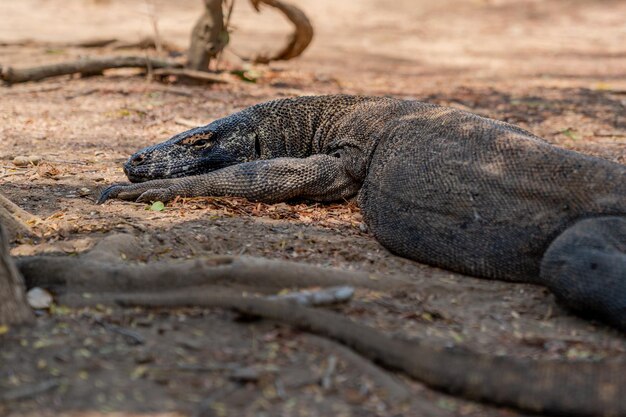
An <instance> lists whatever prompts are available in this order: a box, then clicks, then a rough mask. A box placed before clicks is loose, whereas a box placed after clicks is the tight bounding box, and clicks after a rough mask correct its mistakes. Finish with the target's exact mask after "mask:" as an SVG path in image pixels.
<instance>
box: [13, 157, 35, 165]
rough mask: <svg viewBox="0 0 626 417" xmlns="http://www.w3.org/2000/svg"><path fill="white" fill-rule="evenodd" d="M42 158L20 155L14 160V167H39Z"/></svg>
mask: <svg viewBox="0 0 626 417" xmlns="http://www.w3.org/2000/svg"><path fill="white" fill-rule="evenodd" d="M40 162H41V157H40V156H38V155H28V156H26V155H18V156H16V157H15V158H13V165H15V166H16V167H25V166H28V165H39V163H40Z"/></svg>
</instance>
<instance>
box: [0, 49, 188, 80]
mask: <svg viewBox="0 0 626 417" xmlns="http://www.w3.org/2000/svg"><path fill="white" fill-rule="evenodd" d="M177 67H180V65H179V64H176V63H174V62H170V61H163V60H160V59H154V58H149V57H138V56H118V57H110V58H93V59H81V60H78V61H72V62H62V63H60V64H52V65H42V66H37V67H31V68H12V67H0V80H1V81H4V82H5V83H7V84H16V83H24V82H27V81H40V80H43V79H45V78H50V77H57V76H60V75H70V74H83V75H93V74H98V73H101V72H102V71H104V70H107V69H112V68H146V69H153V68H177Z"/></svg>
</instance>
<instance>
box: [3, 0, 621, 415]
mask: <svg viewBox="0 0 626 417" xmlns="http://www.w3.org/2000/svg"><path fill="white" fill-rule="evenodd" d="M296 3H298V4H300V5H301V7H302V8H303V9H304V10H306V11H307V13H308V14H309V16H310V17H311V19H312V20H313V23H314V25H315V28H316V30H317V33H316V38H315V41H314V44H313V45H312V46H311V48H310V49H309V50H308V51H307V52H306V53H305V55H304V56H303V57H302V58H301V59H299V60H297V61H293V62H287V63H273V64H272V65H270V66H269V67H258V68H255V70H256V71H257V72H258V73H259V78H258V79H257V80H256V82H255V83H246V82H242V81H240V80H237V79H236V78H234V79H233V80H234V81H233V83H230V84H227V85H216V86H198V85H184V84H175V85H170V84H162V83H156V82H151V81H148V80H146V79H145V77H141V76H133V75H132V74H133V73H132V72H129V71H110V72H107V73H106V74H105V76H103V77H90V78H83V79H76V78H74V79H70V78H69V77H62V78H58V79H51V80H47V81H45V82H40V83H29V84H23V85H15V86H12V87H10V88H9V87H3V88H0V119H1V123H0V186H1V190H2V192H3V193H5V194H6V195H7V196H8V197H9V198H11V199H12V200H13V201H15V202H16V203H18V204H19V205H21V206H22V207H24V208H25V209H27V210H29V211H31V212H33V213H34V214H36V215H38V216H40V217H42V218H44V219H45V223H46V225H47V226H49V227H52V228H53V229H54V231H53V232H50V233H49V234H48V235H47V236H46V237H45V238H44V239H42V240H40V241H22V242H14V246H13V254H14V255H16V256H18V255H29V254H33V253H41V252H49V253H64V254H75V253H79V252H81V251H84V250H87V249H88V248H89V247H91V245H93V243H94V242H95V241H97V240H99V239H101V238H102V237H104V236H107V235H110V234H113V233H118V232H126V233H133V234H136V235H138V236H139V237H140V238H141V239H142V242H144V248H143V249H144V253H145V258H146V259H147V260H155V259H170V258H186V257H196V256H202V255H206V254H242V253H245V254H248V255H258V256H266V257H270V258H281V259H292V260H298V261H301V262H308V263H313V264H318V265H332V266H340V267H344V268H353V269H359V270H367V271H372V272H376V273H380V274H401V275H404V276H407V277H409V278H410V279H412V280H414V281H415V283H416V285H417V287H418V291H417V292H416V293H414V294H406V293H373V292H367V291H360V292H359V293H358V294H357V297H356V299H355V300H354V301H353V302H352V303H350V304H349V305H347V306H344V307H342V308H341V309H340V310H341V311H342V312H343V313H345V314H347V315H349V316H350V317H352V318H354V319H355V320H358V321H361V322H364V323H368V324H370V325H372V326H375V327H377V328H379V329H381V330H384V331H386V332H389V333H391V334H394V335H398V336H400V337H406V338H424V339H428V340H429V341H430V342H431V343H434V344H441V345H450V344H454V345H462V346H467V347H468V348H470V349H473V350H476V351H479V352H487V353H492V354H499V355H511V356H516V357H533V358H562V359H570V360H597V359H600V358H614V357H615V358H618V357H623V356H624V354H625V352H626V339H624V337H623V336H621V335H620V334H618V333H617V332H615V331H613V330H611V329H609V328H607V327H605V326H603V325H601V324H598V323H595V322H592V321H584V320H582V319H579V318H577V317H575V316H573V315H572V314H570V313H569V312H567V311H566V310H564V309H563V308H561V307H560V306H559V305H558V304H557V303H555V301H554V298H553V297H552V296H551V295H550V294H549V293H548V292H547V291H546V290H544V289H542V288H539V287H535V286H531V285H514V284H506V283H501V282H490V281H484V280H478V279H474V278H471V277H466V276H461V275H459V274H454V273H450V272H447V271H442V270H439V269H436V268H431V267H428V266H425V265H420V264H417V263H415V262H411V261H408V260H405V259H402V258H398V257H395V256H393V255H391V254H389V253H388V252H387V251H386V250H385V249H383V248H382V247H381V246H380V245H379V244H378V243H377V242H376V241H375V240H374V239H373V238H372V237H371V236H370V235H368V234H367V232H365V231H363V230H364V229H363V228H361V218H360V214H359V211H358V208H357V207H355V205H354V204H352V203H345V204H333V205H318V204H306V203H299V204H284V203H282V204H277V205H257V204H254V203H249V202H246V201H244V200H240V199H195V200H192V201H184V202H178V203H176V204H174V205H172V206H170V207H168V208H167V209H166V210H165V211H162V212H154V211H148V210H146V206H144V205H140V204H132V203H123V202H112V203H108V204H106V205H103V206H96V205H94V199H95V197H96V196H97V194H98V192H99V190H100V189H101V188H102V187H103V186H105V185H106V184H109V183H111V182H115V181H122V180H123V179H124V176H123V173H122V171H121V163H122V162H123V161H124V160H125V159H126V158H127V157H128V155H129V154H131V153H133V152H134V151H135V150H137V149H138V148H141V147H144V146H146V145H148V144H151V143H156V142H160V141H162V140H164V139H166V138H167V137H169V136H170V135H172V134H175V133H177V132H179V131H181V130H184V129H186V127H185V126H182V125H181V124H180V123H181V120H186V121H195V122H197V123H198V124H204V123H208V122H209V121H210V120H212V119H214V118H218V117H221V116H224V115H227V114H229V113H231V112H233V111H236V110H238V109H241V108H243V107H245V106H248V105H251V104H253V103H257V102H260V101H264V100H268V99H272V98H277V97H284V96H292V95H303V94H324V93H338V92H342V93H362V94H378V95H392V96H396V97H403V98H418V99H423V100H428V101H431V102H435V103H439V104H445V105H451V106H456V107H459V108H463V109H469V110H471V111H474V112H477V113H480V114H482V115H486V116H489V117H494V118H498V119H501V120H505V121H509V122H512V123H516V124H519V125H521V126H522V127H524V128H527V129H529V130H531V131H533V132H535V133H537V134H539V135H541V136H543V137H544V138H546V139H547V140H548V141H550V142H552V143H555V144H557V145H559V146H562V147H565V148H569V149H575V150H578V151H581V152H585V153H589V154H594V155H598V156H601V157H604V158H607V159H610V160H613V161H617V162H620V163H626V46H625V45H626V25H625V24H624V21H623V16H624V15H626V3H625V2H623V1H617V0H615V1H610V0H607V1H602V2H598V1H591V0H577V1H564V0H554V1H540V0H524V1H513V0H474V1H463V0H443V1H438V2H430V1H414V0H396V1H390V0H364V1H331V0H318V1H315V2H307V1H304V0H300V1H297V2H296ZM146 4H148V5H152V6H151V7H152V8H151V7H147V6H146ZM199 5H200V2H199V1H192V0H185V1H180V2H167V1H155V2H148V3H146V2H141V1H133V2H127V1H126V2H125V1H121V0H119V1H115V0H110V1H107V0H99V1H86V0H83V1H80V0H68V1H64V2H62V3H61V2H53V1H45V0H24V1H20V2H11V1H2V2H0V43H2V46H0V65H13V66H16V67H19V66H28V65H34V64H41V63H48V62H58V61H63V60H67V59H71V58H77V57H80V56H86V55H91V56H95V55H112V54H115V53H119V52H116V51H112V50H108V49H102V50H93V49H89V50H88V49H81V48H74V47H66V46H63V45H62V44H63V43H66V42H70V41H76V40H82V39H91V38H96V37H97V38H107V37H118V38H120V39H124V40H128V41H135V40H138V39H139V38H141V37H142V36H144V35H151V34H152V33H153V30H152V26H151V24H150V15H151V14H152V15H153V16H155V17H156V18H157V21H158V26H159V31H160V35H161V37H162V38H163V39H164V40H166V41H167V42H169V43H171V44H174V45H176V46H177V47H178V48H179V49H180V51H183V52H184V48H185V45H186V43H187V38H188V34H189V32H190V29H191V27H192V25H193V22H194V20H195V18H196V16H197V15H198V13H199V10H200V7H199ZM233 26H234V31H233V33H232V35H231V37H232V40H233V43H232V47H231V48H230V49H229V51H228V52H227V53H225V54H224V59H223V60H222V62H221V63H220V67H221V68H222V69H232V68H239V67H241V66H242V65H244V64H243V63H242V62H241V61H240V60H239V59H238V58H237V55H247V54H251V53H253V52H259V51H266V50H270V49H272V48H276V47H277V46H278V43H279V42H281V41H282V40H283V38H284V36H285V34H286V33H287V32H288V30H289V26H288V25H287V23H286V22H284V21H282V18H281V17H280V16H279V15H278V14H276V13H275V12H272V11H268V12H266V13H264V14H261V15H257V14H255V13H254V12H253V11H252V9H251V8H250V7H249V6H248V5H247V4H245V3H244V2H238V3H237V7H236V8H235V14H234V17H233ZM27 38H28V39H33V40H34V41H35V42H33V43H31V44H27V45H21V46H17V45H15V41H18V40H23V39H27ZM44 42H47V43H48V44H47V45H42V43H44ZM125 53H133V54H137V53H139V54H143V53H144V52H140V51H127V52H125ZM29 155H37V156H38V157H39V158H40V159H41V162H40V163H39V165H37V166H34V165H31V166H27V167H16V166H14V165H13V163H12V161H13V159H14V158H15V157H16V156H29ZM102 323H105V324H108V325H113V326H117V328H123V329H126V330H129V331H132V332H134V333H133V334H134V335H135V336H136V337H134V338H133V337H128V336H124V335H120V334H119V333H116V332H113V331H111V330H110V328H111V327H110V326H103V325H102ZM0 341H1V343H2V349H1V351H0V392H2V391H4V390H12V389H16V388H17V387H30V388H33V387H35V388H36V387H37V384H40V383H42V382H43V383H44V384H45V383H46V382H50V384H49V386H47V387H48V388H47V389H42V390H41V391H42V392H40V393H37V392H36V391H37V390H36V389H35V390H34V391H33V392H34V393H33V394H32V395H30V396H28V397H27V398H22V399H21V400H19V401H6V402H4V403H0V414H1V415H9V416H42V415H51V416H52V415H55V416H56V415H65V416H94V415H101V414H103V413H111V412H113V413H115V414H107V415H120V416H122V415H123V416H131V415H140V414H141V415H146V414H148V415H155V416H179V415H185V416H186V415H206V416H226V415H237V416H240V415H241V416H243V415H249V416H278V415H284V416H328V415H337V416H426V415H428V416H453V415H469V416H515V415H519V414H517V413H515V412H514V411H511V410H508V409H502V408H494V407H490V406H485V405H481V404H477V403H472V402H468V401H463V400H459V399H455V398H452V397H449V396H446V395H443V394H441V393H438V392H435V391H432V390H430V389H428V388H425V387H424V386H423V385H421V384H419V383H417V382H413V381H410V380H407V379H405V378H404V377H402V376H400V375H398V376H397V379H398V381H400V382H401V383H402V384H405V385H406V387H407V389H408V390H409V391H410V392H411V398H412V400H411V401H410V402H409V403H402V404H400V403H397V402H396V401H393V399H390V398H388V397H387V396H385V393H384V392H383V389H382V387H381V386H380V384H378V383H377V380H376V378H374V377H373V376H372V374H371V373H369V372H368V371H366V370H364V368H363V367H362V366H360V365H359V363H358V361H355V360H354V359H353V358H352V357H351V356H350V355H347V354H345V352H344V353H342V352H341V351H339V350H338V349H336V348H335V347H333V346H332V345H331V346H329V345H328V344H327V343H322V342H321V341H320V340H319V339H317V338H315V337H312V336H310V335H307V334H303V333H300V332H295V331H293V330H290V329H289V328H285V327H281V326H276V325H273V324H271V323H267V322H254V323H246V322H237V321H233V315H232V314H230V313H226V312H223V311H203V310H199V309H197V310H196V309H191V310H180V311H176V312H173V313H169V312H166V311H146V310H140V309H137V310H118V309H109V308H105V307H102V308H92V309H70V308H66V307H63V306H61V307H56V308H55V309H53V310H52V311H50V312H42V313H41V314H40V316H39V318H38V322H37V325H36V327H35V329H34V330H33V329H22V330H12V331H10V332H9V333H7V334H5V335H2V336H0ZM331 357H336V359H337V360H338V364H337V368H336V370H335V371H334V373H333V374H332V378H331V379H332V384H331V386H330V387H322V386H321V385H320V383H319V381H320V378H321V377H322V376H323V374H324V373H325V372H326V370H327V369H328V366H329V362H330V361H331V360H330V359H329V358H331ZM223 364H229V366H222V367H220V366H216V365H223ZM209 368H210V369H213V370H212V371H208V370H207V369H209ZM247 368H253V369H254V370H255V372H256V374H257V375H260V376H259V377H258V378H256V379H255V380H251V381H248V382H242V381H241V380H240V379H237V377H236V375H233V374H236V372H237V370H239V371H241V369H247ZM190 369H192V370H190ZM44 387H46V385H44Z"/></svg>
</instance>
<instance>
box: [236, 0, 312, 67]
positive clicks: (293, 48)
mask: <svg viewBox="0 0 626 417" xmlns="http://www.w3.org/2000/svg"><path fill="white" fill-rule="evenodd" d="M251 3H252V5H253V6H254V8H255V9H256V11H257V12H258V11H260V4H261V3H263V4H267V5H268V6H271V7H275V8H276V9H278V10H279V11H280V12H282V13H283V14H284V15H285V17H286V18H287V19H289V21H291V23H293V25H294V32H293V33H292V34H291V36H290V37H289V40H288V42H287V44H286V45H285V46H283V48H282V49H280V50H279V51H278V52H276V53H274V54H273V55H271V56H263V55H258V56H255V57H252V58H244V59H245V60H249V61H252V62H255V63H261V64H267V63H268V62H270V61H286V60H288V59H292V58H295V57H297V56H300V55H301V54H302V52H304V50H305V49H306V48H307V46H309V44H310V43H311V41H312V40H313V25H312V24H311V21H310V20H309V18H308V17H307V16H306V14H304V12H303V11H302V10H300V9H299V8H298V7H296V6H294V5H292V4H289V3H285V2H283V1H281V0H251Z"/></svg>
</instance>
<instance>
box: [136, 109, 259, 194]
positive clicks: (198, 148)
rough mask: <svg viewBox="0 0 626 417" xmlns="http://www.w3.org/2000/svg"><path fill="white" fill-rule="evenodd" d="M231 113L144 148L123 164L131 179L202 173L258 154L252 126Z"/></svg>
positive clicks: (150, 178)
mask: <svg viewBox="0 0 626 417" xmlns="http://www.w3.org/2000/svg"><path fill="white" fill-rule="evenodd" d="M253 126H254V125H253V123H251V122H250V121H249V120H248V119H247V118H245V117H242V116H241V115H238V114H234V115H232V116H229V117H225V118H223V119H218V120H215V121H214V122H212V123H210V124H208V125H206V126H201V127H197V128H194V129H191V130H187V131H186V132H182V133H179V134H177V135H175V136H173V137H171V138H170V139H168V140H166V141H165V142H162V143H159V144H156V145H153V146H149V147H147V148H144V149H142V150H140V151H138V152H136V153H135V154H134V155H132V156H131V157H130V158H129V159H128V161H126V163H125V164H124V173H125V174H126V176H127V177H128V179H129V180H130V181H131V182H143V181H148V180H154V179H159V178H177V177H185V176H189V175H198V174H204V173H207V172H210V171H214V170H216V169H220V168H224V167H227V166H229V165H234V164H238V163H241V162H247V161H251V160H254V159H258V158H259V157H260V153H261V148H260V143H259V138H258V135H257V132H256V130H255V129H254V127H253Z"/></svg>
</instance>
